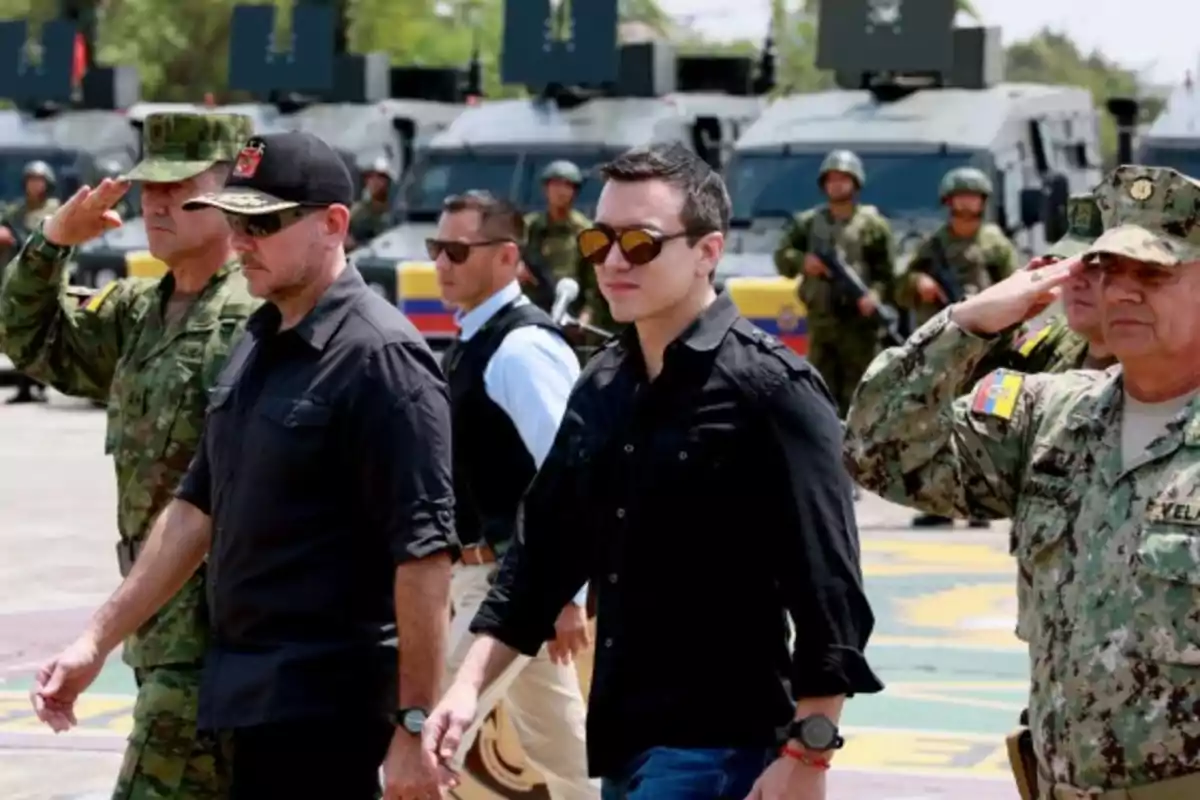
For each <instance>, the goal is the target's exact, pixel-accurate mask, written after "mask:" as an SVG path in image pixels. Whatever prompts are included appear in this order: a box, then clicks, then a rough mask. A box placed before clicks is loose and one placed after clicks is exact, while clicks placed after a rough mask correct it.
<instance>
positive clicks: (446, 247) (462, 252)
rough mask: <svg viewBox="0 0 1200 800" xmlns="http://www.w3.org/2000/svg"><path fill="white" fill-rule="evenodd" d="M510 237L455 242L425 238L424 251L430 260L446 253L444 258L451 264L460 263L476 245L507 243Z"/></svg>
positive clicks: (485, 245) (469, 254)
mask: <svg viewBox="0 0 1200 800" xmlns="http://www.w3.org/2000/svg"><path fill="white" fill-rule="evenodd" d="M510 242H512V239H486V240H484V241H481V242H456V241H447V240H444V239H426V240H425V251H426V252H427V253H429V260H430V261H437V260H438V256H440V255H441V254H442V253H445V254H446V260H447V261H449V262H450V263H451V264H461V263H463V262H464V261H466V260H467V259H468V258H470V257H471V251H472V250H474V249H475V248H476V247H488V246H489V245H493V244H508V243H510Z"/></svg>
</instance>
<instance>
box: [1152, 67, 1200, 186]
mask: <svg viewBox="0 0 1200 800" xmlns="http://www.w3.org/2000/svg"><path fill="white" fill-rule="evenodd" d="M1137 161H1138V162H1139V163H1141V164H1153V165H1154V166H1159V167H1173V168H1174V169H1177V170H1179V171H1180V172H1182V173H1183V174H1185V175H1191V176H1192V177H1200V89H1197V88H1196V86H1195V84H1194V82H1193V80H1192V76H1191V75H1190V74H1189V75H1188V78H1187V80H1186V81H1184V83H1183V84H1182V85H1180V86H1178V87H1176V88H1175V89H1174V90H1173V91H1172V92H1171V95H1170V97H1168V98H1167V103H1166V105H1165V106H1164V108H1163V110H1162V113H1160V114H1159V115H1158V118H1157V119H1155V120H1154V122H1153V124H1151V125H1150V127H1149V129H1148V130H1146V132H1145V133H1144V134H1143V135H1142V136H1141V141H1140V142H1139V143H1138V157H1137Z"/></svg>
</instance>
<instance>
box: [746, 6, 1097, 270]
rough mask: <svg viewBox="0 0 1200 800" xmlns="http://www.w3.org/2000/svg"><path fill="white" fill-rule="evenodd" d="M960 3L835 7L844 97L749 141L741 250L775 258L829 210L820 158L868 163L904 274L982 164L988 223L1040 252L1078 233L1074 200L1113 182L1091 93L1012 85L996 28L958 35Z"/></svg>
mask: <svg viewBox="0 0 1200 800" xmlns="http://www.w3.org/2000/svg"><path fill="white" fill-rule="evenodd" d="M955 5H956V3H955V0H929V2H924V3H919V4H918V3H903V4H902V3H900V2H898V0H896V1H894V2H879V0H840V2H838V3H837V5H836V7H835V6H834V5H833V4H829V3H826V4H824V6H823V7H822V14H821V20H820V22H821V25H820V33H819V41H818V48H819V52H818V60H817V65H818V66H819V67H822V68H826V69H830V70H834V71H835V75H836V83H837V87H838V88H836V89H832V90H830V91H824V92H817V93H814V94H805V95H794V96H790V97H785V98H783V99H780V100H778V101H777V102H775V103H774V104H773V105H772V106H771V107H770V108H769V109H767V111H765V112H764V113H763V115H762V117H760V118H759V120H758V121H757V122H756V123H755V124H754V125H753V126H751V128H750V129H749V130H748V131H746V133H745V134H743V135H742V137H741V139H739V140H738V142H737V145H736V148H735V155H734V158H733V160H732V163H731V164H730V166H729V170H728V180H729V184H730V191H731V193H732V196H733V210H734V217H735V220H736V222H735V225H736V228H737V231H738V232H737V235H736V236H734V237H733V241H732V242H731V248H732V249H733V250H734V251H735V252H741V253H746V254H759V255H760V256H761V257H762V258H765V259H769V257H770V254H771V252H772V251H773V250H774V248H775V246H776V244H777V242H778V238H779V235H780V231H781V228H782V227H783V225H784V224H785V223H786V222H787V221H788V219H789V218H791V216H792V215H793V214H795V213H797V212H799V211H802V210H804V209H806V208H809V207H811V206H814V205H817V204H819V203H821V202H823V200H824V197H823V196H822V195H821V193H820V187H819V185H818V182H817V172H818V168H819V165H820V163H821V160H822V159H823V158H824V157H825V155H826V154H827V153H828V152H829V151H831V150H834V149H841V148H845V149H849V150H852V151H854V152H855V153H857V154H858V156H859V157H860V158H861V159H862V162H863V165H864V167H865V172H866V184H865V186H864V188H863V192H862V196H861V199H862V201H863V202H864V203H868V204H871V205H874V206H877V207H878V208H879V209H880V210H881V211H882V212H883V213H884V214H885V215H886V216H887V217H888V218H889V219H890V220H891V221H892V224H893V229H894V230H895V232H896V236H897V241H898V243H899V244H900V251H901V254H902V255H901V265H898V266H901V267H902V266H903V262H904V256H905V255H907V254H908V252H907V251H909V250H910V249H911V247H913V246H915V244H916V242H917V241H918V240H919V238H920V236H921V235H922V234H924V233H927V232H929V231H930V230H932V229H933V228H934V227H936V226H937V225H938V224H940V223H941V222H942V221H943V220H944V212H943V211H942V209H941V208H940V204H939V199H938V183H939V181H940V180H941V179H942V177H943V176H944V175H945V174H946V172H947V171H949V170H950V169H953V168H955V167H960V166H968V165H969V166H974V167H978V168H980V169H982V170H984V171H985V172H986V173H987V174H988V175H989V176H991V177H992V181H993V184H994V185H995V186H996V187H997V189H996V193H995V195H994V196H993V197H992V201H991V207H990V209H989V218H990V219H991V220H992V221H994V222H996V223H997V224H999V225H1000V226H1001V227H1002V228H1003V229H1004V230H1005V232H1006V233H1008V234H1009V235H1010V237H1013V238H1014V241H1016V243H1017V244H1018V247H1020V248H1022V249H1024V250H1025V252H1026V253H1027V254H1031V253H1033V252H1036V251H1038V250H1039V249H1040V248H1041V247H1042V246H1043V245H1044V244H1045V242H1047V241H1053V240H1055V239H1056V238H1057V237H1058V236H1059V235H1060V233H1061V232H1062V230H1063V229H1064V226H1065V204H1066V198H1067V196H1068V195H1069V194H1071V193H1072V192H1082V191H1089V190H1090V189H1091V188H1092V187H1093V186H1095V184H1096V183H1097V182H1098V181H1099V180H1100V177H1101V166H1102V165H1101V156H1100V148H1099V134H1098V118H1097V112H1096V111H1095V109H1094V106H1093V102H1092V98H1091V96H1090V94H1089V93H1088V91H1087V90H1086V89H1082V88H1076V87H1067V86H1048V85H1037V84H1014V83H1003V82H1002V81H1001V72H1002V67H1003V50H1002V48H1001V46H1000V33H999V30H998V29H996V28H954V27H953V25H954V16H955Z"/></svg>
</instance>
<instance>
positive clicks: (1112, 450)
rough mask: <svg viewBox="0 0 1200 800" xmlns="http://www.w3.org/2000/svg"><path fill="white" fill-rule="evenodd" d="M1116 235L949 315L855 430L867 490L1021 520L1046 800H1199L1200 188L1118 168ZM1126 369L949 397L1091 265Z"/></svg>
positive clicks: (852, 451)
mask: <svg viewBox="0 0 1200 800" xmlns="http://www.w3.org/2000/svg"><path fill="white" fill-rule="evenodd" d="M1095 194H1096V199H1097V203H1098V205H1099V206H1100V208H1101V210H1102V212H1103V217H1104V223H1105V231H1104V234H1103V235H1101V236H1100V237H1099V238H1098V239H1097V240H1096V241H1095V242H1094V244H1093V245H1092V246H1091V247H1090V248H1088V250H1087V251H1085V253H1084V254H1083V256H1082V263H1081V262H1080V261H1078V260H1074V259H1072V260H1068V261H1066V262H1060V263H1054V264H1050V265H1048V266H1044V267H1042V268H1040V269H1034V270H1022V271H1019V272H1017V273H1016V274H1014V275H1012V276H1011V277H1010V278H1008V279H1007V280H1005V281H1003V282H1001V283H999V284H997V285H995V286H992V287H990V288H988V289H986V290H984V291H983V292H981V293H980V294H979V295H977V296H975V297H971V298H968V299H967V300H965V301H963V302H961V303H958V304H956V305H954V306H952V307H951V308H949V309H946V310H943V311H941V312H939V313H938V314H936V315H935V316H934V318H933V319H931V320H930V321H929V322H928V323H927V324H926V325H925V326H923V327H922V328H921V329H919V330H918V331H917V332H916V333H914V334H913V336H912V337H910V338H909V340H908V341H907V342H906V343H905V344H904V345H903V346H902V347H898V348H894V349H892V350H889V351H887V352H886V353H884V354H883V355H881V356H880V357H879V358H878V359H877V360H876V361H875V362H874V363H872V365H871V368H870V369H869V370H868V372H867V375H866V376H865V377H864V379H863V382H862V385H861V386H860V387H859V391H858V393H857V395H856V396H855V402H854V406H853V408H852V409H851V413H850V417H849V419H848V421H847V426H846V427H847V431H846V445H845V451H846V460H847V464H848V466H849V467H850V468H851V470H852V472H853V474H854V475H855V476H856V477H857V478H858V479H859V480H860V481H861V483H862V484H863V486H865V487H867V488H870V489H872V490H874V491H877V492H879V493H880V494H881V495H882V496H884V497H886V498H888V499H891V500H893V501H896V502H902V503H910V504H917V505H920V506H922V507H924V508H930V509H932V510H935V511H938V512H940V513H947V514H956V515H961V516H967V515H976V514H986V515H988V516H991V517H994V518H1010V519H1012V520H1013V527H1012V534H1011V547H1012V552H1013V555H1014V556H1015V557H1016V559H1017V562H1018V566H1019V573H1020V574H1021V575H1022V581H1023V582H1024V583H1025V585H1026V587H1027V588H1026V592H1025V595H1024V597H1023V599H1022V600H1021V601H1020V603H1019V606H1018V619H1019V628H1018V630H1019V631H1020V632H1021V636H1022V638H1023V639H1024V640H1025V641H1026V642H1027V643H1028V646H1029V661H1030V673H1031V675H1030V677H1031V686H1030V694H1029V722H1030V724H1029V729H1030V731H1031V734H1032V737H1031V738H1032V752H1033V754H1034V756H1035V759H1036V770H1035V774H1036V776H1037V781H1038V784H1039V785H1038V786H1037V787H1036V789H1037V792H1036V794H1035V795H1034V796H1036V797H1037V798H1039V800H1051V799H1053V800H1063V799H1064V798H1080V800H1082V799H1083V798H1088V799H1089V800H1129V799H1136V800H1191V799H1192V798H1195V797H1200V752H1198V751H1197V748H1196V742H1197V741H1200V711H1198V709H1200V669H1198V667H1200V656H1198V651H1200V625H1198V623H1197V618H1196V598H1197V592H1198V591H1200V552H1198V551H1197V547H1196V542H1197V530H1198V526H1200V503H1198V502H1197V499H1196V498H1197V497H1198V496H1200V449H1198V448H1197V447H1196V445H1197V444H1198V443H1200V399H1198V396H1200V325H1198V324H1197V316H1196V307H1197V304H1198V303H1200V181H1196V180H1193V179H1191V178H1188V177H1186V176H1184V175H1181V174H1180V173H1178V172H1176V171H1175V170H1171V169H1164V168H1156V167H1140V166H1122V167H1119V168H1118V169H1116V170H1115V171H1113V172H1112V173H1110V174H1109V175H1108V176H1106V178H1105V180H1104V181H1103V182H1102V183H1101V184H1100V185H1099V186H1097V188H1096V189H1095ZM1081 268H1082V269H1084V270H1096V271H1098V273H1099V276H1098V277H1099V288H1100V292H1099V294H1098V298H1099V301H1100V305H1101V315H1102V319H1103V335H1104V343H1105V346H1106V347H1108V348H1109V349H1110V350H1111V351H1112V352H1113V353H1114V354H1115V355H1116V357H1117V358H1118V360H1119V362H1120V363H1119V365H1118V366H1114V367H1111V368H1109V369H1107V370H1104V371H1095V370H1073V371H1070V372H1066V373H1063V374H1055V375H1045V374H1043V375H1023V374H1020V373H1016V372H1010V371H1007V370H1000V371H997V372H994V373H991V374H990V375H988V377H987V378H986V379H985V380H984V381H983V382H981V383H979V384H978V385H977V386H976V387H975V388H974V390H973V391H971V392H970V393H969V394H967V395H961V396H960V395H958V393H957V392H956V391H955V388H956V387H957V386H959V385H961V381H962V380H963V379H965V377H966V376H967V375H968V374H969V373H970V372H971V371H972V370H973V369H974V365H975V364H976V363H977V362H978V360H979V358H980V357H981V356H982V355H983V354H984V353H986V352H987V350H988V348H989V347H990V345H991V342H992V340H993V339H994V338H995V337H996V336H997V335H999V334H1001V333H1002V332H1003V331H1006V330H1009V329H1011V328H1012V327H1013V326H1015V325H1017V324H1019V323H1020V322H1021V321H1022V320H1024V319H1028V318H1030V317H1032V316H1033V315H1035V314H1036V313H1038V310H1039V309H1040V308H1042V307H1044V306H1045V305H1046V304H1047V303H1048V302H1049V301H1050V300H1051V299H1053V297H1054V294H1055V292H1056V291H1057V290H1058V289H1059V288H1061V287H1062V286H1064V285H1066V283H1068V282H1069V281H1070V280H1071V279H1072V278H1073V277H1074V276H1075V275H1077V274H1078V273H1079V271H1080V269H1081Z"/></svg>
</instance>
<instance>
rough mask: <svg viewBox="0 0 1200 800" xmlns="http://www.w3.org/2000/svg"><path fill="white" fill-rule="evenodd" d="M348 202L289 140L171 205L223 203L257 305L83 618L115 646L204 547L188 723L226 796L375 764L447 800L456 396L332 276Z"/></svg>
mask: <svg viewBox="0 0 1200 800" xmlns="http://www.w3.org/2000/svg"><path fill="white" fill-rule="evenodd" d="M353 200H354V196H353V183H352V181H351V179H350V175H349V173H348V172H347V171H346V166H345V164H344V162H343V161H342V159H341V157H340V156H339V155H338V153H337V151H335V150H334V149H333V148H332V147H330V146H329V145H328V144H326V143H325V142H323V141H321V140H320V139H318V138H316V137H314V136H312V135H310V134H304V133H281V134H270V135H265V136H256V137H253V138H251V139H250V141H249V142H248V143H247V144H246V146H245V147H244V148H243V149H242V150H241V151H240V153H239V155H238V157H237V160H236V161H235V163H234V166H233V171H232V174H231V175H230V177H229V178H228V179H227V180H226V182H225V185H224V187H223V188H222V189H221V190H220V191H218V192H215V193H209V194H204V195H200V196H199V197H197V198H196V199H194V200H190V201H188V202H187V203H185V204H184V206H183V207H184V209H185V210H195V209H200V208H217V209H220V210H221V211H223V212H225V214H226V215H227V217H228V220H229V223H230V227H231V228H232V230H233V240H232V241H233V246H234V249H235V250H236V251H237V253H238V255H239V256H240V258H241V262H242V264H243V265H244V272H245V276H246V280H247V283H248V284H249V288H250V292H251V293H252V294H254V295H255V296H257V297H262V298H264V299H266V300H267V301H268V302H267V303H266V304H264V305H263V306H262V307H261V308H260V309H259V310H258V311H256V312H255V313H254V314H253V315H252V316H251V317H250V319H249V321H248V323H247V326H246V334H245V336H243V337H242V338H241V340H240V341H239V343H238V344H237V345H236V347H235V348H234V349H233V351H232V352H231V353H230V355H229V358H228V360H227V361H226V365H225V368H224V370H223V371H222V372H221V375H220V377H218V378H217V381H216V383H215V385H214V386H213V388H212V390H211V392H210V394H209V403H208V408H207V411H206V417H205V424H204V433H203V437H202V439H201V442H200V446H199V447H198V449H197V452H196V456H195V458H194V459H193V460H192V463H191V466H190V467H189V469H188V471H187V473H186V474H185V476H184V478H183V480H182V482H181V483H180V486H179V488H178V490H177V492H176V497H175V499H174V500H173V501H172V502H171V503H170V504H169V505H168V506H167V507H166V509H165V510H164V511H163V513H162V514H161V515H160V516H159V517H158V519H157V520H156V521H155V523H154V525H153V527H152V529H151V532H150V535H149V538H148V540H147V542H146V543H145V545H144V546H143V547H142V549H141V552H140V554H139V556H138V558H137V560H136V561H135V562H134V565H133V569H132V571H131V572H130V573H129V576H128V577H127V578H126V579H125V581H124V583H123V584H122V585H121V587H120V588H119V589H118V590H117V591H116V593H115V594H114V595H113V597H112V598H111V599H110V600H109V602H108V603H107V604H105V606H104V607H103V608H102V609H101V610H100V611H99V612H98V613H97V615H96V617H95V619H94V620H93V623H92V626H91V627H92V630H93V637H92V638H93V639H94V640H95V641H97V642H99V643H101V647H104V646H110V645H111V643H114V642H118V641H120V640H121V639H122V638H124V637H125V636H127V635H128V634H129V633H131V632H132V631H134V630H136V629H137V628H138V627H139V626H140V625H141V624H142V623H143V622H144V621H145V620H146V619H147V618H149V617H150V616H151V615H152V614H153V613H154V611H155V610H156V609H157V608H158V607H159V606H161V605H162V603H163V602H164V601H165V600H166V599H167V598H169V597H170V596H171V595H172V594H174V593H175V591H176V590H177V589H178V588H179V587H180V586H181V585H182V584H183V583H184V581H186V580H187V578H188V576H190V575H191V574H192V573H193V572H195V570H196V569H197V567H198V566H199V565H200V564H201V563H202V562H203V561H204V560H205V557H206V556H207V559H208V567H207V576H208V579H207V584H206V589H207V606H208V617H209V620H210V623H211V637H210V644H209V648H208V652H207V654H206V659H205V663H204V672H203V675H202V678H201V689H200V703H199V705H200V708H199V720H198V726H199V727H200V728H201V729H207V730H215V731H218V732H219V733H220V735H221V736H222V738H223V739H226V740H228V741H230V742H231V744H232V748H231V749H230V750H229V752H230V753H231V754H232V755H231V762H230V767H229V773H230V776H231V781H232V783H231V786H230V790H229V795H228V796H229V798H230V800H260V798H264V797H281V798H294V797H323V798H324V797H331V798H332V797H336V798H339V800H343V799H344V800H360V799H361V800H367V798H374V797H377V796H378V792H379V768H380V765H381V764H382V765H383V769H384V775H385V778H386V784H387V785H386V788H385V792H384V797H385V798H387V800H433V799H434V798H437V797H439V794H438V786H437V784H438V775H437V772H436V769H437V765H436V764H435V763H434V761H433V759H432V758H430V757H428V756H427V755H425V754H424V753H423V752H422V750H421V747H420V739H419V733H420V731H421V725H420V722H419V721H416V722H414V719H417V718H423V717H424V715H425V713H426V711H427V709H429V707H430V706H431V705H432V703H433V701H434V700H435V699H436V697H437V693H438V689H439V687H440V683H441V679H442V677H443V670H444V662H445V642H446V631H447V626H448V623H449V615H448V613H447V604H448V602H449V583H450V557H451V554H452V553H453V551H454V515H453V503H454V501H453V488H452V483H451V477H450V411H449V400H448V397H447V394H446V387H445V383H444V381H443V380H442V378H441V375H440V372H439V369H438V366H437V363H436V361H435V359H434V357H433V354H432V353H431V352H430V351H429V348H428V346H427V345H426V344H425V343H424V341H423V339H422V338H421V336H420V334H419V333H418V332H417V331H416V330H415V329H414V328H413V326H412V325H411V324H410V323H409V322H408V320H407V319H405V318H404V316H403V315H402V314H401V313H400V312H399V311H397V310H396V309H395V308H394V307H393V306H391V305H390V304H389V303H388V302H387V301H386V300H384V299H382V298H380V297H379V296H378V295H376V294H375V293H374V292H372V291H371V290H370V289H369V288H368V287H367V285H366V283H365V282H364V281H363V279H362V276H360V275H359V274H358V272H357V271H356V270H355V269H354V268H353V267H350V266H348V265H347V263H346V255H345V251H344V249H343V246H344V245H343V243H344V241H345V237H346V231H347V228H348V226H349V221H350V209H349V206H350V205H351V204H352V203H353ZM213 324H216V322H215V320H214V321H213ZM397 640H398V648H397ZM397 649H399V651H400V653H402V654H403V656H402V657H400V658H398V654H397ZM397 664H399V668H398V669H397ZM92 677H93V678H94V676H92ZM397 686H398V688H397Z"/></svg>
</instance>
